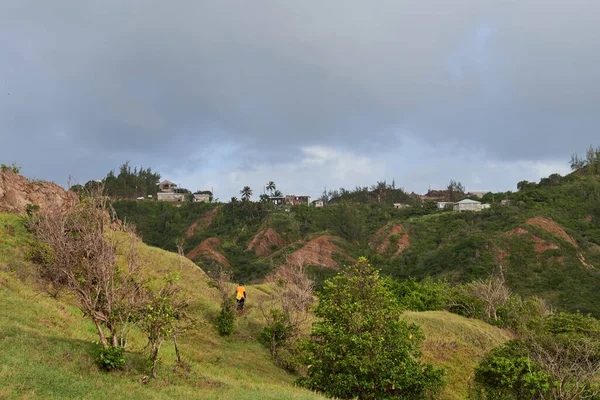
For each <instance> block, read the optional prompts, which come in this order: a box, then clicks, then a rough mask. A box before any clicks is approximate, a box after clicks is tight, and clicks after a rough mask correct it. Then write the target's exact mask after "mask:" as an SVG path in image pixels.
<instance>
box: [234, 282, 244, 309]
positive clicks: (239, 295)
mask: <svg viewBox="0 0 600 400" xmlns="http://www.w3.org/2000/svg"><path fill="white" fill-rule="evenodd" d="M235 300H236V301H237V304H238V307H237V308H238V310H243V309H244V302H245V301H246V289H244V285H243V284H242V282H240V284H239V285H238V287H237V288H235Z"/></svg>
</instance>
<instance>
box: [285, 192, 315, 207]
mask: <svg viewBox="0 0 600 400" xmlns="http://www.w3.org/2000/svg"><path fill="white" fill-rule="evenodd" d="M285 204H286V205H292V206H299V205H305V206H309V205H310V196H295V195H293V194H292V195H288V196H285Z"/></svg>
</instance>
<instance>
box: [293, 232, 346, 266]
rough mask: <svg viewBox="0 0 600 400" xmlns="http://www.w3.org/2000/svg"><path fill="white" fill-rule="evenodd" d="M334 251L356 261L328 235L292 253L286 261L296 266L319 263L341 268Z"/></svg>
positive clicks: (319, 264) (318, 264)
mask: <svg viewBox="0 0 600 400" xmlns="http://www.w3.org/2000/svg"><path fill="white" fill-rule="evenodd" d="M334 253H338V254H341V255H342V256H343V257H344V258H346V259H347V260H348V261H351V262H355V261H356V260H355V259H353V258H352V257H350V256H348V255H347V254H344V253H343V252H342V251H341V250H340V249H339V248H338V247H337V246H336V245H334V244H333V243H331V242H330V241H329V238H328V237H327V236H319V237H318V238H316V239H313V240H311V241H310V242H308V243H307V244H306V245H305V246H304V247H302V248H301V249H300V250H297V251H295V252H294V253H292V255H290V256H289V257H288V259H287V261H286V262H287V263H288V264H290V265H294V266H306V265H317V266H320V267H323V268H332V269H339V268H340V266H339V265H338V263H337V262H336V261H335V260H334V259H333V254H334Z"/></svg>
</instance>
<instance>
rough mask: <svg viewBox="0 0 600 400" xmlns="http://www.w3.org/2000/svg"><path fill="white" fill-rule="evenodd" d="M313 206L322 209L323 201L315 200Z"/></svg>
mask: <svg viewBox="0 0 600 400" xmlns="http://www.w3.org/2000/svg"><path fill="white" fill-rule="evenodd" d="M313 204H314V205H315V207H317V208H322V207H323V200H315V201H313Z"/></svg>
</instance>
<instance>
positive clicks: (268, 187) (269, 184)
mask: <svg viewBox="0 0 600 400" xmlns="http://www.w3.org/2000/svg"><path fill="white" fill-rule="evenodd" d="M275 189H277V188H276V187H275V182H273V181H269V183H267V190H268V191H269V192H271V194H272V193H273V190H275Z"/></svg>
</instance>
